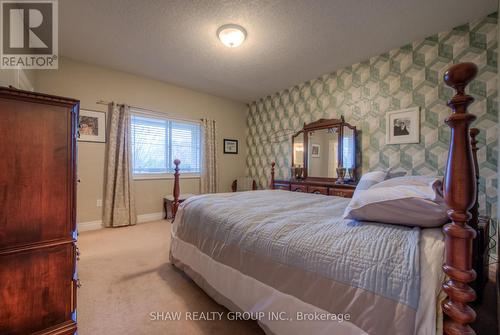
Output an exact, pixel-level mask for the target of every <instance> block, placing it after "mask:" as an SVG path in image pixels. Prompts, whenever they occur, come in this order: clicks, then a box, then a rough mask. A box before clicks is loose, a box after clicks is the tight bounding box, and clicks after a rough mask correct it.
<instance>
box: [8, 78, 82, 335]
mask: <svg viewBox="0 0 500 335" xmlns="http://www.w3.org/2000/svg"><path fill="white" fill-rule="evenodd" d="M78 110H79V102H78V101H77V100H73V99H67V98H61V97H55V96H49V95H44V94H38V93H32V92H25V91H20V90H15V89H9V88H0V334H2V335H7V334H9V335H21V334H23V335H24V334H32V333H36V334H37V335H42V334H47V335H48V334H51V335H56V334H57V335H63V334H74V333H75V332H76V286H77V277H76V264H75V262H76V245H75V242H76V238H77V233H76V220H75V219H76V211H75V207H76V206H75V204H76V193H75V190H76V137H77V123H78Z"/></svg>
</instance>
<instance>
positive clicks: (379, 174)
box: [353, 171, 387, 197]
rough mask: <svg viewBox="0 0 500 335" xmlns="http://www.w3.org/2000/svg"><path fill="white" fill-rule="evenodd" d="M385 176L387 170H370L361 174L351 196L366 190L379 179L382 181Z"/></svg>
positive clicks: (378, 181)
mask: <svg viewBox="0 0 500 335" xmlns="http://www.w3.org/2000/svg"><path fill="white" fill-rule="evenodd" d="M386 178H387V171H372V172H368V173H365V174H364V175H362V176H361V179H360V180H359V182H358V185H356V189H355V190H354V194H353V197H355V196H356V194H358V193H361V192H363V191H366V190H367V189H369V188H370V187H372V186H373V185H375V184H378V183H380V182H381V181H384V180H385V179H386Z"/></svg>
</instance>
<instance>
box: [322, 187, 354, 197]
mask: <svg viewBox="0 0 500 335" xmlns="http://www.w3.org/2000/svg"><path fill="white" fill-rule="evenodd" d="M353 194H354V190H350V189H345V188H330V189H329V190H328V195H334V196H337V197H344V198H352V195H353Z"/></svg>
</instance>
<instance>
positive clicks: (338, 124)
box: [292, 116, 358, 181]
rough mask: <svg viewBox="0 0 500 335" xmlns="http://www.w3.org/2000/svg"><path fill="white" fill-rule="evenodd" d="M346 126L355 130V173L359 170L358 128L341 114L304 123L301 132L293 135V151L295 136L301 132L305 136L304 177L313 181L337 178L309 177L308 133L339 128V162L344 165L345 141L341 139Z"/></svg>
mask: <svg viewBox="0 0 500 335" xmlns="http://www.w3.org/2000/svg"><path fill="white" fill-rule="evenodd" d="M344 126H345V127H348V128H349V129H352V130H353V132H354V148H355V153H354V155H355V156H354V157H355V159H354V171H355V173H356V172H357V169H358V161H357V157H358V155H357V152H356V148H357V146H358V143H357V141H358V139H357V137H358V133H357V130H356V127H355V126H352V125H351V124H349V123H347V122H345V120H344V116H341V117H340V119H319V120H318V121H315V122H311V123H308V124H304V128H303V129H302V130H300V131H299V132H297V133H295V134H294V135H293V136H292V152H293V143H294V138H295V137H297V136H298V135H300V133H302V134H303V136H304V179H308V180H311V181H314V180H316V181H335V180H337V178H328V177H309V176H308V170H309V164H308V163H309V162H308V156H309V155H308V150H309V139H308V136H307V134H308V133H309V132H310V131H314V130H320V129H328V128H339V135H338V136H339V151H338V162H339V165H342V164H343V156H344V155H343V152H344V150H343V148H342V145H343V143H342V142H343V141H341V140H340V139H341V138H342V137H343V134H344ZM292 165H293V153H292Z"/></svg>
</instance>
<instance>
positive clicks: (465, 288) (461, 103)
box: [442, 63, 477, 335]
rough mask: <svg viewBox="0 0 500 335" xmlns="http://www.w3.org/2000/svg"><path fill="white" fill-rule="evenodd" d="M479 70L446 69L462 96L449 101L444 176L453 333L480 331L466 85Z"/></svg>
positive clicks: (448, 325) (447, 310)
mask: <svg viewBox="0 0 500 335" xmlns="http://www.w3.org/2000/svg"><path fill="white" fill-rule="evenodd" d="M476 74H477V66H476V65H475V64H473V63H461V64H456V65H453V66H452V67H450V68H449V69H448V71H446V73H445V74H444V81H445V83H446V84H447V85H448V86H451V87H453V88H454V89H455V90H456V95H455V96H454V97H453V98H451V100H450V101H449V102H448V106H449V107H450V108H451V109H452V113H451V114H450V116H448V118H446V120H445V122H446V124H447V125H448V126H449V127H450V128H451V138H450V150H449V153H448V163H447V166H446V173H445V176H444V187H443V191H444V199H445V201H446V204H447V205H448V207H449V210H448V216H449V218H450V220H451V223H449V224H447V225H445V226H444V228H443V231H444V233H445V262H444V265H443V270H444V272H445V273H446V274H447V275H448V277H449V279H448V280H447V281H446V282H445V283H444V284H443V290H444V291H445V292H446V294H447V295H448V297H447V299H446V300H445V301H443V304H442V308H443V312H444V314H445V315H446V317H445V320H444V324H443V330H444V333H445V334H447V335H458V334H475V333H474V331H473V330H472V328H471V327H470V326H469V324H470V323H472V322H474V320H475V319H476V313H475V312H474V310H473V309H472V308H471V307H470V306H469V305H468V303H469V302H471V301H474V300H475V299H476V292H475V291H474V290H473V289H472V288H471V287H470V286H469V284H468V283H470V282H471V281H473V280H474V279H475V278H476V273H475V271H474V270H473V269H472V241H473V239H474V238H475V236H476V232H475V230H474V229H472V228H471V227H470V226H469V225H468V224H467V221H468V220H469V219H470V218H471V214H470V212H469V210H470V209H471V208H472V207H473V206H474V202H475V199H476V192H477V184H476V176H475V171H474V170H475V169H474V160H473V156H472V150H471V141H470V139H469V125H470V123H471V122H472V121H474V120H475V119H476V117H475V116H474V115H472V114H469V113H468V112H467V107H468V106H469V105H470V104H471V103H472V102H473V101H474V98H472V97H471V96H469V95H466V94H465V87H466V86H467V84H469V83H470V82H471V81H472V80H473V79H474V77H475V76H476Z"/></svg>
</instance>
